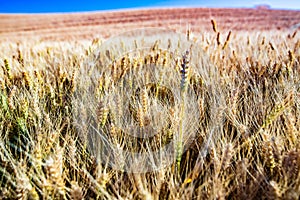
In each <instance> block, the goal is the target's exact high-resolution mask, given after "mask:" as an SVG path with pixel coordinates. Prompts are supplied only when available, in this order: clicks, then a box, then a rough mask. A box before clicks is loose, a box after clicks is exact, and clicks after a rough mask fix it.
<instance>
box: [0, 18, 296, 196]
mask: <svg viewBox="0 0 300 200" xmlns="http://www.w3.org/2000/svg"><path fill="white" fill-rule="evenodd" d="M211 23H212V30H211V31H206V32H202V33H201V32H195V33H193V32H192V31H191V30H190V29H187V31H186V33H185V34H177V35H176V33H174V34H165V33H164V32H161V33H149V34H148V35H147V36H146V38H143V37H140V38H138V37H134V36H132V35H130V34H129V35H122V37H120V38H121V40H120V41H119V40H117V39H115V40H114V41H113V43H109V42H107V41H105V40H104V39H103V40H102V39H101V38H95V39H94V40H93V41H76V42H46V41H44V42H40V41H22V42H18V43H13V42H2V43H0V66H1V67H2V69H1V70H0V128H1V130H0V131H1V137H0V145H1V148H0V149H1V150H0V187H1V189H0V198H1V199H299V194H300V169H299V168H300V144H299V139H298V138H299V137H300V118H299V116H300V77H299V74H300V63H299V62H300V36H299V33H298V32H297V30H275V31H274V30H272V31H260V32H255V31H250V32H247V31H237V32H234V31H229V32H224V31H220V30H218V25H217V23H216V22H215V20H212V21H211ZM175 36H178V37H175ZM122 38H123V40H122ZM118 39H119V38H118ZM116 41H117V42H116ZM114 45H119V46H114ZM120 49H121V50H120ZM161 149H163V150H161Z"/></svg>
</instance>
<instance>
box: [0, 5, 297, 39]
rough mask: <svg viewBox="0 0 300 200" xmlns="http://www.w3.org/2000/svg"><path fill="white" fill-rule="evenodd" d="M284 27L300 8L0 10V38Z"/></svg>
mask: <svg viewBox="0 0 300 200" xmlns="http://www.w3.org/2000/svg"><path fill="white" fill-rule="evenodd" d="M211 19H215V20H216V21H217V24H218V27H219V29H220V31H227V30H233V31H241V30H246V31H256V30H260V31H262V30H286V29H295V28H297V27H299V26H300V11H291V10H272V9H217V8H213V9H212V8H169V9H144V10H121V11H109V12H108V11H106V12H86V13H68V14H62V13H57V14H0V41H22V40H27V39H34V40H39V41H54V40H55V41H61V40H82V39H88V40H89V39H93V38H95V37H104V38H107V37H110V36H111V35H116V34H118V33H120V32H123V31H126V30H131V29H135V28H141V27H164V28H170V29H173V30H177V31H181V32H184V31H185V30H186V29H187V27H188V26H190V27H191V29H192V31H194V32H201V31H212V30H211V23H210V20H211Z"/></svg>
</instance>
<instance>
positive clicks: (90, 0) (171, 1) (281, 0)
mask: <svg viewBox="0 0 300 200" xmlns="http://www.w3.org/2000/svg"><path fill="white" fill-rule="evenodd" d="M257 4H268V5H270V6H271V7H272V8H277V9H278V8H283V9H296V10H300V0H225V1H221V0H215V1H208V0H144V1H143V0H106V1H103V0H73V1H64V0H46V1H42V0H40V1H35V0H0V13H44V12H47V13H48V12H79V11H98V10H116V9H130V8H148V7H169V6H171V7H174V6H175V7H182V6H183V7H191V6H197V7H253V6H254V5H257Z"/></svg>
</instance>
